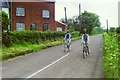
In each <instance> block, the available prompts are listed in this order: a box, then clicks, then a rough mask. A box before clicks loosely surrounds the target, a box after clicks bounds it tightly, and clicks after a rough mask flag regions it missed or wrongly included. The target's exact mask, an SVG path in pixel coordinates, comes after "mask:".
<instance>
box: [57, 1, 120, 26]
mask: <svg viewBox="0 0 120 80" xmlns="http://www.w3.org/2000/svg"><path fill="white" fill-rule="evenodd" d="M119 1H120V0H56V6H55V15H56V17H55V18H56V20H58V21H59V20H60V19H61V18H64V16H65V15H64V14H65V12H64V7H66V8H67V17H68V18H71V17H72V16H75V15H78V14H79V3H80V4H81V7H82V8H81V9H82V12H84V10H86V11H88V12H92V13H96V14H97V15H99V16H100V22H101V26H102V27H103V28H106V19H108V20H109V26H110V27H118V2H119Z"/></svg>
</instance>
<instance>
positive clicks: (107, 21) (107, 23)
mask: <svg viewBox="0 0 120 80" xmlns="http://www.w3.org/2000/svg"><path fill="white" fill-rule="evenodd" d="M106 22H107V33H108V20H106Z"/></svg>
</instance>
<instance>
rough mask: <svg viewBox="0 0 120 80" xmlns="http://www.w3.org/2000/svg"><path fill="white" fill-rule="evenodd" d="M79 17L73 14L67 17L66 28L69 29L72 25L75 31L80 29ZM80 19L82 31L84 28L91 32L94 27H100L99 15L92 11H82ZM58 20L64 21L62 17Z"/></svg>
mask: <svg viewBox="0 0 120 80" xmlns="http://www.w3.org/2000/svg"><path fill="white" fill-rule="evenodd" d="M79 18H80V16H73V17H72V18H69V19H68V20H67V26H68V29H71V27H73V28H72V29H74V30H75V31H79V30H80V24H79V23H80V22H79ZM81 19H82V27H81V32H82V33H83V32H84V31H85V30H86V31H87V33H91V32H92V30H93V28H94V27H100V25H101V23H100V20H99V16H98V15H96V14H94V13H90V12H87V11H85V12H84V13H82V16H81ZM60 22H63V23H66V22H65V19H64V18H62V19H61V20H60Z"/></svg>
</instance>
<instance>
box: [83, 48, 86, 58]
mask: <svg viewBox="0 0 120 80" xmlns="http://www.w3.org/2000/svg"><path fill="white" fill-rule="evenodd" d="M83 58H84V59H85V58H86V56H85V51H84V50H83Z"/></svg>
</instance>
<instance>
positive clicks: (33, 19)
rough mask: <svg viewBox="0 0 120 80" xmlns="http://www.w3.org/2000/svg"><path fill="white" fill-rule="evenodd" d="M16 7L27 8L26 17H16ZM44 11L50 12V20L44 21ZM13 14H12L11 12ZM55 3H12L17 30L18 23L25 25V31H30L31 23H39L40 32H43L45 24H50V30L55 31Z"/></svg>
mask: <svg viewBox="0 0 120 80" xmlns="http://www.w3.org/2000/svg"><path fill="white" fill-rule="evenodd" d="M16 7H23V8H25V16H24V17H22V16H20V17H18V16H16ZM42 10H49V11H50V19H43V17H42ZM9 11H11V8H10V10H9ZM10 13H11V12H10ZM54 22H55V3H54V2H13V3H12V25H13V30H11V31H15V30H16V23H24V24H25V30H30V24H31V23H37V25H38V30H39V31H43V24H49V25H50V30H51V31H55V30H56V29H55V25H54V24H55V23H54Z"/></svg>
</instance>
